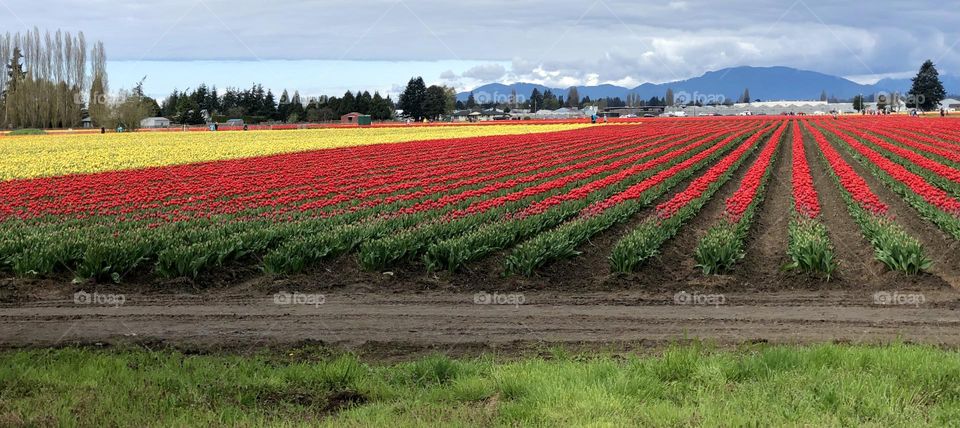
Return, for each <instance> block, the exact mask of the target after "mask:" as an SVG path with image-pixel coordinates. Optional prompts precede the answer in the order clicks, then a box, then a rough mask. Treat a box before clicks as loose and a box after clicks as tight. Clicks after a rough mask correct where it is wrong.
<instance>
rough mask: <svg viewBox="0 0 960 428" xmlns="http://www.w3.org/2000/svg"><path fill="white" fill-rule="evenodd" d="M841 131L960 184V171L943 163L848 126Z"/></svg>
mask: <svg viewBox="0 0 960 428" xmlns="http://www.w3.org/2000/svg"><path fill="white" fill-rule="evenodd" d="M841 129H844V130H846V131H849V132H852V133H853V134H854V136H856V137H859V138H862V139H864V140H867V141H869V142H871V143H873V144H875V145H876V146H878V147H880V148H882V149H884V150H887V151H889V152H891V153H893V154H895V155H897V156H900V157H902V158H904V159H906V160H908V161H910V162H913V163H914V164H916V165H917V166H919V167H921V168H925V169H928V170H930V171H933V173H935V174H937V175H939V176H941V177H943V178H946V179H948V180H950V181H953V182H955V183H960V170H957V169H955V168H951V167H949V166H946V165H943V164H941V163H939V162H935V161H932V160H930V159H927V158H925V157H923V156H921V155H919V154H917V153H916V152H914V151H910V150H907V149H905V148H903V147H900V146H897V145H895V144H891V143H889V142H887V141H884V140H883V139H881V138H877V137H875V136H873V135H870V134H868V133H865V132H863V131H860V130H857V129H854V128H851V127H848V126H845V127H843V128H841ZM907 144H908V145H912V144H909V143H907ZM947 153H949V152H947Z"/></svg>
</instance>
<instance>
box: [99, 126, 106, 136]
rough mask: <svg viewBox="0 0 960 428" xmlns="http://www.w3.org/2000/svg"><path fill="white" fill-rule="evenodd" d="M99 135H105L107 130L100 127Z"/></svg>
mask: <svg viewBox="0 0 960 428" xmlns="http://www.w3.org/2000/svg"><path fill="white" fill-rule="evenodd" d="M100 133H101V134H106V133H107V128H105V127H103V126H101V127H100Z"/></svg>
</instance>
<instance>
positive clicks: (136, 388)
mask: <svg viewBox="0 0 960 428" xmlns="http://www.w3.org/2000/svg"><path fill="white" fill-rule="evenodd" d="M315 355H316V354H314V353H309V352H306V353H305V351H304V350H295V351H292V352H291V353H289V354H283V355H276V354H264V355H260V356H253V357H250V356H247V357H242V356H223V355H220V356H210V355H184V354H181V353H177V352H173V351H162V352H147V351H144V350H139V349H133V350H105V351H98V350H89V349H63V350H32V351H17V352H5V353H0V425H2V426H19V425H26V426H47V425H49V426H58V425H59V426H73V425H79V426H158V425H160V426H211V425H229V426H237V425H240V426H260V425H282V426H299V425H318V424H319V425H331V426H490V425H495V426H496V425H507V426H515V425H523V426H528V425H532V426H582V425H593V426H691V425H693V426H699V425H706V426H744V425H746V426H771V425H773V426H776V425H790V426H796V425H804V426H837V425H843V426H850V425H868V426H911V427H912V426H921V425H949V424H950V423H951V422H955V421H957V420H960V353H958V352H956V351H945V350H940V349H936V348H931V347H923V346H913V345H904V344H895V345H891V346H886V347H861V346H845V345H817V346H810V347H798V346H759V347H749V348H742V349H739V350H735V351H730V350H717V349H713V348H710V347H705V346H702V345H692V346H677V347H671V348H667V349H665V350H664V351H662V352H660V353H658V354H657V355H653V356H631V357H626V358H620V357H616V356H612V355H606V356H589V357H585V356H571V355H569V354H566V353H565V352H564V351H560V350H558V351H554V352H553V355H552V356H550V357H549V358H539V357H538V358H527V359H520V360H514V361H497V360H495V359H494V358H493V357H481V358H476V359H469V360H452V359H448V358H446V357H442V356H434V357H428V358H424V359H420V360H416V361H413V362H407V363H399V364H391V365H380V364H368V363H364V362H361V361H360V360H359V359H357V358H356V357H353V356H349V355H347V356H335V357H315Z"/></svg>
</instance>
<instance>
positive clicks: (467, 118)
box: [451, 109, 510, 122]
mask: <svg viewBox="0 0 960 428" xmlns="http://www.w3.org/2000/svg"><path fill="white" fill-rule="evenodd" d="M451 118H452V120H453V121H454V122H486V121H490V120H507V119H510V114H509V113H504V112H503V110H499V109H492V110H481V111H470V110H458V111H456V112H454V113H453V115H452V116H451Z"/></svg>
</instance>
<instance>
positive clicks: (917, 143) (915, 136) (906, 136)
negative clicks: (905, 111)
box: [867, 127, 960, 162]
mask: <svg viewBox="0 0 960 428" xmlns="http://www.w3.org/2000/svg"><path fill="white" fill-rule="evenodd" d="M867 130H869V131H870V132H872V133H874V134H877V135H882V136H884V137H887V138H892V139H894V140H896V141H897V142H899V143H900V144H903V145H905V146H908V147H913V148H916V149H920V150H923V151H925V152H928V153H933V154H935V155H938V156H943V157H945V158H947V159H950V160H951V161H954V162H960V153H958V152H957V149H958V148H960V147H957V145H956V144H951V143H947V142H945V141H943V140H941V139H937V138H931V137H928V136H926V135H923V134H919V133H913V132H909V131H901V130H887V129H882V128H879V127H872V128H868V129H867Z"/></svg>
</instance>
